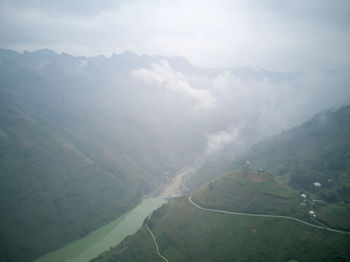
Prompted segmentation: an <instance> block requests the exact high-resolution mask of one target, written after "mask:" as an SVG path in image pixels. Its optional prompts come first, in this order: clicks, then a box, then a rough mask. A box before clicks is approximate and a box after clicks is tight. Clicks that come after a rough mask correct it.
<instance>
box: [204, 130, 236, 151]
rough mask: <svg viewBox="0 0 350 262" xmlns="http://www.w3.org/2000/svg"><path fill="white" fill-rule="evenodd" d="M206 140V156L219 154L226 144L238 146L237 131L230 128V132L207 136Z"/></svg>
mask: <svg viewBox="0 0 350 262" xmlns="http://www.w3.org/2000/svg"><path fill="white" fill-rule="evenodd" d="M207 137H208V140H207V148H206V152H205V153H206V155H211V154H214V153H217V152H219V151H220V150H222V149H223V148H224V147H225V146H226V145H228V144H233V143H235V144H239V143H240V142H241V141H240V138H239V129H238V128H232V129H231V130H230V131H220V132H217V133H214V134H209V135H208V136H207Z"/></svg>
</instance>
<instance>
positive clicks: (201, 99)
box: [133, 61, 216, 111]
mask: <svg viewBox="0 0 350 262" xmlns="http://www.w3.org/2000/svg"><path fill="white" fill-rule="evenodd" d="M133 75H134V76H136V77H138V78H141V79H143V80H144V81H146V82H153V83H155V84H157V85H158V86H161V87H165V88H167V89H169V90H175V91H178V92H181V93H183V94H186V95H188V96H190V97H192V98H194V99H195V100H196V101H197V106H196V107H195V111H198V110H209V109H213V108H215V105H216V99H215V97H214V96H213V95H212V94H211V93H210V92H209V91H208V90H207V89H197V88H194V87H192V86H191V85H190V84H189V83H188V80H187V77H186V76H185V75H183V74H181V73H180V72H177V71H175V70H174V69H172V68H171V67H170V65H169V64H168V62H166V61H161V62H160V63H159V64H152V68H151V69H139V70H135V71H133Z"/></svg>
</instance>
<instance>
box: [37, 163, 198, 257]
mask: <svg viewBox="0 0 350 262" xmlns="http://www.w3.org/2000/svg"><path fill="white" fill-rule="evenodd" d="M194 170H195V169H194V168H189V169H186V170H182V171H181V172H180V173H179V174H177V175H176V176H175V177H174V178H173V179H172V180H171V181H170V182H169V183H168V184H166V185H165V186H164V187H163V188H162V189H160V190H159V193H158V194H155V195H156V196H153V197H144V198H143V199H142V200H141V202H140V203H139V204H138V205H137V206H136V207H135V208H134V209H132V210H130V211H127V212H125V213H124V214H123V215H121V216H120V217H118V218H117V219H115V220H113V221H111V222H109V223H107V224H105V225H103V226H101V227H99V228H98V229H96V230H95V231H92V232H90V233H89V234H87V235H86V236H84V237H83V238H80V239H78V240H76V241H73V242H70V243H68V244H67V245H65V246H63V247H62V248H59V249H57V250H55V251H53V252H51V253H48V254H46V255H44V256H42V257H40V258H39V259H37V260H35V261H34V262H68V261H69V262H86V261H89V260H91V259H93V258H94V257H96V256H98V255H99V254H100V253H102V252H104V251H106V250H108V249H109V248H111V247H113V246H116V245H118V244H119V243H120V242H121V241H122V240H123V239H124V238H125V237H126V236H128V235H132V234H134V233H135V232H136V231H137V230H138V229H139V228H140V227H141V225H142V223H143V221H144V219H145V218H146V217H147V216H149V215H150V214H151V213H152V212H153V211H154V210H156V209H157V208H159V207H160V206H161V205H162V204H164V203H166V201H167V199H170V198H173V197H177V196H181V195H182V192H181V188H182V187H183V184H184V178H185V177H186V175H189V174H190V173H191V172H193V171H194Z"/></svg>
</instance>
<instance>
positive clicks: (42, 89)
mask: <svg viewBox="0 0 350 262" xmlns="http://www.w3.org/2000/svg"><path fill="white" fill-rule="evenodd" d="M133 56H134V58H133ZM135 57H136V58H135ZM135 59H136V60H137V61H136V62H137V63H140V64H143V63H144V62H143V60H142V58H140V57H138V56H136V55H132V54H122V55H119V56H113V57H111V58H110V59H106V58H103V57H99V58H91V60H92V61H93V62H91V63H90V62H89V61H88V60H87V59H85V58H77V57H73V56H70V55H67V54H60V55H59V54H56V53H55V52H53V51H50V50H39V51H35V52H24V53H23V54H19V53H16V52H13V51H9V50H0V79H1V82H0V184H1V187H0V204H1V206H2V212H1V214H0V243H1V244H0V260H1V261H32V260H33V259H34V258H37V257H39V256H41V255H43V254H45V253H47V252H49V251H52V250H54V249H56V248H58V247H61V246H63V245H64V244H66V243H68V242H70V241H72V240H74V239H77V238H79V237H81V236H83V235H85V234H87V233H88V232H90V231H92V230H93V229H95V228H97V227H98V226H101V225H102V224H104V223H106V222H108V221H111V220H112V219H115V218H116V217H118V216H120V215H121V214H122V213H124V212H125V211H126V210H128V209H130V208H132V207H133V206H135V205H136V204H137V202H138V201H139V200H140V199H141V196H142V195H143V194H149V193H152V192H154V191H155V190H157V188H158V187H159V185H161V184H164V183H165V182H166V181H167V180H168V179H169V178H168V177H167V176H166V175H164V173H167V174H168V176H172V175H174V174H175V173H176V172H177V170H178V169H180V168H181V167H183V166H185V165H188V163H190V162H191V161H192V160H191V159H192V158H193V156H194V154H195V153H196V151H197V149H196V148H195V147H193V146H192V145H195V141H196V139H193V143H192V144H190V143H188V142H187V140H188V139H189V138H191V140H192V137H191V135H192V134H191V133H190V132H189V133H188V134H189V135H188V136H189V138H188V137H187V135H186V134H187V133H186V134H184V132H183V130H179V131H178V130H175V129H174V128H173V125H176V123H174V121H173V122H171V121H170V123H169V124H168V125H167V122H169V121H167V119H168V118H169V117H170V118H171V117H174V114H173V113H172V112H171V109H170V110H168V112H165V111H166V110H163V112H164V114H163V115H162V114H161V113H159V114H155V113H154V112H156V111H155V110H156V109H157V107H159V110H160V107H161V106H162V105H160V104H159V103H158V102H157V99H159V96H161V95H163V94H161V92H159V93H158V94H155V93H152V92H149V93H147V92H145V91H144V90H142V88H140V87H137V86H136V87H135V86H131V85H130V84H129V85H128V84H126V83H125V82H123V81H124V80H123V77H126V76H125V74H126V73H125V72H123V70H126V69H127V67H128V63H129V64H130V68H133V69H134V68H137V67H136V66H135V65H134V63H136V62H135V61H134V60H135ZM119 69H120V70H119ZM127 70H129V69H127ZM127 74H129V71H127ZM127 74H126V75H127ZM118 81H119V82H118ZM119 85H120V86H121V87H119ZM142 92H143V94H141V93H142ZM137 93H139V95H138V96H135V94H137ZM133 98H134V99H133ZM152 100H153V102H154V103H153V105H154V107H152V106H153V105H152V104H151V105H149V102H150V101H152ZM149 107H151V108H149ZM157 110H158V109H157ZM158 118H159V119H158ZM157 121H159V122H160V123H162V125H161V126H157V125H155V122H157ZM170 148H171V150H169V149H170Z"/></svg>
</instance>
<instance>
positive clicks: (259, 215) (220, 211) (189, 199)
mask: <svg viewBox="0 0 350 262" xmlns="http://www.w3.org/2000/svg"><path fill="white" fill-rule="evenodd" d="M188 201H189V202H190V203H191V204H192V205H193V206H195V207H197V208H199V209H201V210H204V211H208V212H214V213H224V214H230V215H237V216H251V217H271V218H282V219H289V220H294V221H297V222H300V223H303V224H305V225H308V226H311V227H315V228H318V229H322V230H328V231H332V232H336V233H342V234H350V232H347V231H342V230H337V229H333V228H329V227H322V226H317V225H314V224H311V223H308V222H305V221H303V220H301V219H298V218H295V217H289V216H278V215H263V214H250V213H240V212H231V211H225V210H218V209H210V208H205V207H201V206H200V205H198V204H196V203H195V202H193V200H192V196H189V197H188Z"/></svg>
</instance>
